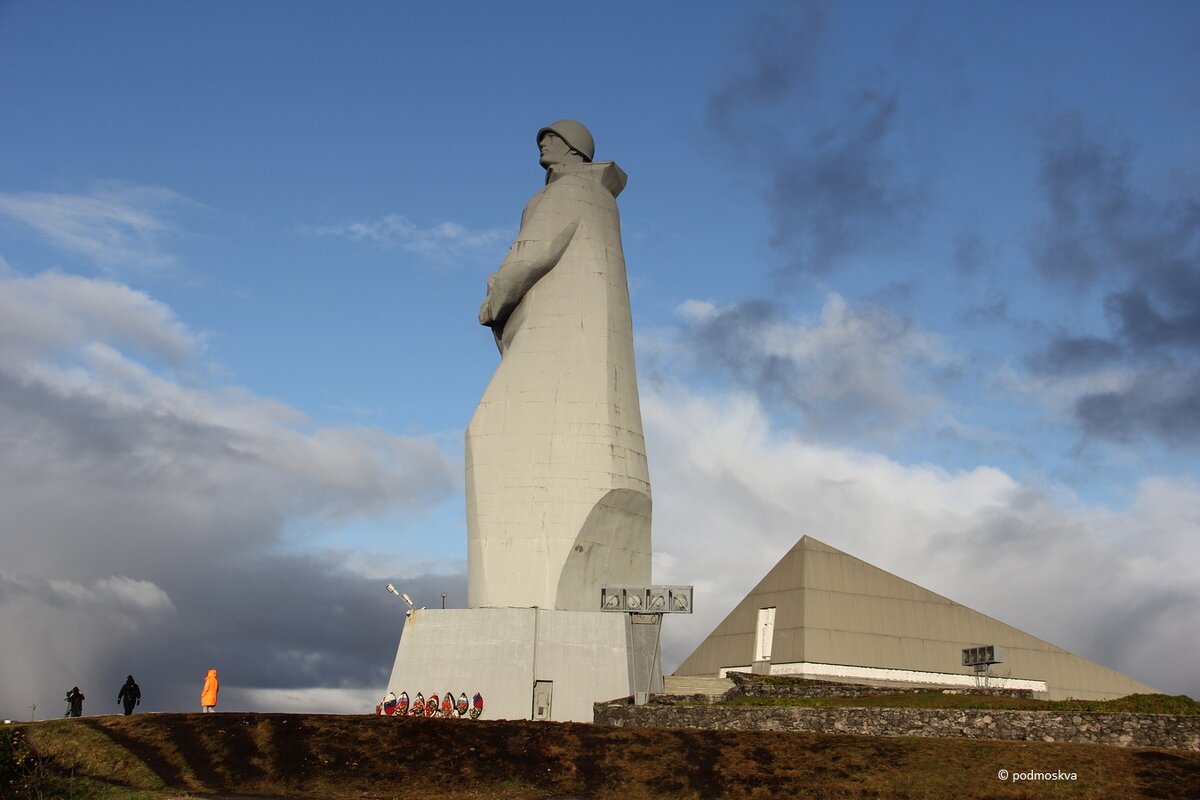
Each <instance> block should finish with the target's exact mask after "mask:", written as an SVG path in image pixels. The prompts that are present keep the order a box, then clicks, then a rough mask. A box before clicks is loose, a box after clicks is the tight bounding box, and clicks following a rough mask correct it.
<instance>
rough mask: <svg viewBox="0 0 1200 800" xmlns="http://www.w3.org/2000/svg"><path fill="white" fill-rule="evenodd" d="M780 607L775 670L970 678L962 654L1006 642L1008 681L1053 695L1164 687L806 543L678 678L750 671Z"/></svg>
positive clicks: (1091, 695) (1097, 695)
mask: <svg viewBox="0 0 1200 800" xmlns="http://www.w3.org/2000/svg"><path fill="white" fill-rule="evenodd" d="M769 606H775V607H776V609H777V611H776V617H775V636H774V644H773V647H772V659H771V660H772V664H773V665H776V666H781V665H785V664H800V663H807V664H837V665H847V666H855V667H876V668H880V669H901V670H914V671H920V672H924V673H950V674H963V673H965V672H966V670H965V669H964V668H963V667H962V666H961V651H962V648H964V647H969V646H973V645H982V644H994V645H999V646H1000V647H1002V648H1003V650H1004V659H1005V660H1004V663H1003V664H998V665H996V666H995V667H993V669H992V674H993V675H996V676H1000V677H1009V678H1019V679H1024V680H1036V681H1044V682H1045V683H1046V684H1047V687H1048V689H1049V696H1050V697H1051V698H1065V697H1077V698H1081V699H1084V698H1086V699H1104V698H1110V697H1123V696H1125V695H1127V694H1133V693H1138V692H1154V691H1155V690H1154V689H1153V688H1152V687H1150V686H1147V685H1146V684H1143V683H1140V682H1138V681H1135V680H1133V679H1132V678H1129V677H1127V676H1125V675H1122V674H1120V673H1118V672H1115V671H1113V670H1110V669H1108V668H1107V667H1103V666H1101V665H1099V664H1096V663H1094V662H1091V661H1088V660H1087V659H1084V658H1080V657H1079V656H1076V655H1073V654H1071V653H1069V652H1067V651H1065V650H1063V649H1061V648H1059V647H1055V646H1054V645H1052V644H1050V643H1048V642H1044V641H1042V640H1041V639H1038V638H1036V637H1034V636H1030V635H1029V634H1027V633H1024V632H1022V631H1020V630H1017V629H1016V628H1013V627H1012V626H1010V625H1005V624H1004V623H1002V622H999V621H997V620H994V619H992V618H990V617H988V616H986V615H984V614H981V613H979V612H977V611H973V610H971V609H970V608H967V607H966V606H963V605H961V604H959V603H955V602H953V601H952V600H949V599H947V598H945V597H942V596H940V595H937V594H935V593H933V592H931V591H928V590H927V589H923V588H921V587H920V586H917V585H916V584H914V583H911V582H909V581H906V580H903V579H902V578H898V577H896V576H895V575H892V574H890V573H888V572H885V571H884V570H881V569H879V568H878V567H873V566H871V565H870V564H867V563H865V562H863V561H860V560H859V559H856V558H853V557H852V556H849V555H847V554H845V553H843V552H841V551H839V550H836V549H834V548H832V547H829V546H828V545H825V544H823V543H822V542H818V541H816V540H815V539H812V538H810V537H804V538H802V539H801V540H800V541H799V542H798V543H797V544H796V546H795V547H794V548H792V550H791V551H789V552H788V553H787V555H785V556H784V558H783V559H782V560H781V561H780V562H779V564H778V565H777V566H776V567H775V568H774V569H772V570H771V572H769V573H768V574H767V576H766V577H765V578H763V580H762V581H760V582H759V585H758V586H756V587H755V589H754V590H753V591H752V592H751V593H750V594H749V595H748V596H747V597H746V599H745V600H743V601H742V602H741V603H739V604H738V606H737V607H736V608H735V609H734V610H733V612H731V613H730V614H729V616H728V617H727V618H726V619H725V620H724V621H723V622H722V623H721V624H720V625H719V626H718V627H717V628H716V630H714V631H713V634H712V635H711V636H710V637H709V638H708V639H706V640H705V641H704V642H703V643H702V644H701V645H700V647H698V648H697V649H696V651H695V652H694V653H693V654H692V655H691V656H690V657H689V658H688V659H687V660H686V661H685V662H684V663H683V664H682V665H681V666H680V668H679V670H677V674H681V675H701V674H717V673H718V671H719V670H720V669H722V668H728V667H734V666H744V665H748V664H749V663H750V661H751V659H752V657H753V653H754V636H755V630H754V628H755V624H756V620H757V614H758V609H759V608H765V607H769Z"/></svg>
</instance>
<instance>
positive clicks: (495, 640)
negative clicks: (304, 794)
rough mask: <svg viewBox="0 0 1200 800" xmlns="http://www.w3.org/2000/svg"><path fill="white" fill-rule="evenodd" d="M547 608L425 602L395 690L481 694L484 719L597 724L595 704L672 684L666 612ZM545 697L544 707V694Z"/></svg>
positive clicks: (409, 627)
mask: <svg viewBox="0 0 1200 800" xmlns="http://www.w3.org/2000/svg"><path fill="white" fill-rule="evenodd" d="M636 616H637V617H638V619H633V618H632V617H631V615H628V614H620V613H609V612H601V611H552V610H546V609H537V608H472V609H422V610H419V611H415V612H413V614H412V616H410V617H409V618H408V620H407V621H406V622H405V625H404V633H403V635H402V636H401V637H400V646H399V648H398V649H397V651H396V662H395V665H394V666H393V667H392V676H391V679H390V680H389V681H388V691H390V692H394V693H395V694H396V695H397V696H398V695H399V694H400V693H401V692H405V691H406V692H408V694H409V696H410V697H414V698H415V697H416V695H417V692H421V693H423V694H424V695H425V696H426V697H429V695H431V694H434V693H436V694H438V695H439V696H440V695H442V694H443V693H445V692H447V691H450V692H453V693H454V695H455V696H456V697H457V696H458V694H459V693H460V692H465V693H466V695H467V697H471V696H472V695H473V694H474V693H475V692H480V693H481V694H482V695H483V698H484V713H483V719H535V718H536V719H552V720H559V721H573V722H591V721H592V704H593V703H596V702H601V701H605V700H613V699H616V698H619V697H628V696H631V695H633V694H634V693H635V692H645V691H652V692H657V691H661V690H662V667H661V661H660V658H659V654H658V632H659V624H660V621H661V617H657V618H649V619H648V618H647V617H648V615H636ZM535 693H536V694H537V696H538V703H537V708H536V709H535V703H534V696H535Z"/></svg>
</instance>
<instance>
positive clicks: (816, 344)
mask: <svg viewBox="0 0 1200 800" xmlns="http://www.w3.org/2000/svg"><path fill="white" fill-rule="evenodd" d="M684 313H685V315H686V316H688V317H689V326H688V327H689V330H688V331H687V334H688V335H687V341H688V342H689V343H690V347H691V348H692V354H691V356H692V358H693V359H694V361H695V362H696V363H697V364H698V365H702V367H703V368H706V369H707V368H710V367H712V366H716V367H717V368H718V369H719V370H720V371H721V373H722V374H723V375H725V376H728V377H731V378H733V379H734V380H735V381H736V382H738V383H740V384H743V385H745V386H748V387H750V388H752V389H753V390H754V391H755V392H756V393H758V394H759V395H760V396H762V397H763V398H766V399H768V400H770V401H772V402H774V403H777V404H779V405H780V406H781V407H783V408H786V409H789V410H792V411H794V412H799V413H800V414H801V416H802V417H803V421H804V425H805V428H806V430H807V431H808V432H809V433H810V434H813V435H818V436H820V435H828V434H845V433H850V434H862V435H867V436H870V437H887V436H890V435H893V434H894V433H895V432H896V430H898V428H899V427H901V426H902V424H903V423H906V422H911V421H913V420H915V419H917V418H919V417H920V416H921V415H922V414H924V413H925V412H927V411H928V410H930V409H931V407H932V406H933V405H935V404H936V403H935V401H934V400H933V399H932V394H933V393H932V392H922V388H926V389H927V388H928V387H929V385H930V383H931V381H933V380H936V377H935V376H936V375H938V374H943V373H945V371H946V370H947V369H949V368H950V367H951V366H952V365H949V364H948V362H946V360H945V359H944V357H943V355H942V353H941V348H940V346H939V343H938V342H937V340H936V339H935V338H933V337H931V336H929V335H928V334H926V333H924V332H923V331H922V330H920V328H919V327H918V326H916V325H915V324H914V323H913V322H912V321H911V320H909V319H907V318H904V317H901V316H897V315H895V314H892V313H890V312H888V311H886V310H884V309H883V308H881V307H879V306H876V305H872V304H862V305H858V306H853V307H852V306H849V305H848V304H847V303H846V302H845V300H843V299H842V298H841V297H839V296H837V295H831V296H830V297H829V298H828V299H827V300H826V303H825V306H824V307H823V308H822V310H821V315H820V318H819V319H818V320H816V321H814V322H806V321H802V320H795V319H791V318H789V316H788V314H787V312H786V311H785V310H784V308H783V306H781V305H780V304H777V303H773V302H768V301H747V302H743V303H738V304H736V305H733V306H729V307H727V308H721V309H716V308H712V307H710V306H707V305H704V304H697V305H696V306H692V307H690V308H687V309H685V310H684Z"/></svg>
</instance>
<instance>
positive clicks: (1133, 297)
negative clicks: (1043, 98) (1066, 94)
mask: <svg viewBox="0 0 1200 800" xmlns="http://www.w3.org/2000/svg"><path fill="white" fill-rule="evenodd" d="M1134 155H1135V148H1134V147H1133V146H1132V145H1131V144H1130V143H1128V142H1125V141H1117V142H1112V141H1106V140H1105V139H1104V138H1102V137H1100V136H1098V135H1096V134H1095V133H1093V132H1092V131H1090V130H1088V128H1087V127H1086V126H1085V125H1084V123H1083V122H1082V120H1081V119H1079V118H1078V117H1076V116H1068V117H1064V118H1062V119H1060V120H1058V121H1057V122H1056V123H1055V124H1053V125H1051V126H1049V127H1047V128H1046V129H1045V130H1044V131H1043V151H1042V163H1041V173H1040V185H1041V188H1042V191H1043V196H1044V199H1045V202H1046V209H1047V214H1046V216H1045V217H1044V218H1043V219H1042V220H1041V221H1040V223H1039V225H1038V228H1037V233H1036V235H1035V238H1034V242H1033V245H1032V256H1033V262H1034V265H1035V266H1036V267H1037V269H1038V270H1039V271H1040V272H1041V274H1042V275H1043V276H1045V277H1046V278H1047V279H1049V280H1051V281H1053V282H1057V283H1063V284H1065V285H1067V286H1068V287H1070V290H1072V291H1077V292H1078V291H1084V290H1088V289H1093V290H1096V291H1098V293H1099V294H1101V295H1103V299H1102V303H1103V309H1104V313H1105V318H1106V320H1107V322H1108V325H1109V330H1108V332H1107V334H1106V335H1096V334H1079V333H1075V332H1072V331H1060V332H1058V333H1057V334H1055V335H1054V336H1053V337H1052V338H1051V339H1050V340H1049V341H1048V342H1047V343H1046V344H1045V345H1043V346H1042V347H1040V348H1039V349H1038V350H1037V351H1035V352H1033V353H1031V354H1030V355H1029V356H1028V358H1027V363H1028V364H1029V365H1030V367H1031V368H1032V369H1033V370H1034V371H1035V372H1036V373H1038V374H1041V375H1049V376H1053V375H1055V374H1059V373H1068V374H1069V373H1079V372H1084V371H1087V370H1094V369H1102V368H1119V369H1123V370H1126V371H1129V372H1131V373H1133V375H1134V377H1133V379H1131V380H1130V381H1128V382H1127V385H1126V386H1125V387H1124V388H1106V389H1105V390H1103V391H1094V392H1086V393H1084V394H1082V395H1081V396H1080V397H1079V398H1078V400H1077V402H1076V404H1075V416H1076V421H1077V422H1078V423H1079V425H1080V426H1081V427H1082V429H1083V430H1084V431H1085V432H1086V433H1088V434H1090V435H1094V436H1098V437H1102V438H1106V439H1115V440H1120V441H1132V440H1134V439H1137V438H1141V437H1143V436H1149V437H1152V438H1157V439H1161V440H1162V441H1164V442H1166V443H1168V444H1181V443H1186V442H1192V441H1195V440H1196V439H1197V438H1198V437H1200V413H1197V408H1196V401H1195V400H1194V397H1195V391H1196V388H1197V387H1198V386H1200V195H1196V194H1195V193H1194V190H1193V191H1192V193H1188V190H1186V189H1185V190H1184V191H1182V192H1180V193H1178V194H1177V195H1176V196H1174V197H1162V196H1156V195H1153V194H1146V193H1142V192H1139V191H1137V190H1136V189H1135V187H1134V186H1133V182H1132V180H1131V177H1130V172H1131V164H1132V161H1133V158H1134ZM1193 185H1194V184H1193ZM1160 194H1162V193H1160ZM1083 296H1084V297H1086V296H1087V295H1086V293H1085V294H1084V295H1083Z"/></svg>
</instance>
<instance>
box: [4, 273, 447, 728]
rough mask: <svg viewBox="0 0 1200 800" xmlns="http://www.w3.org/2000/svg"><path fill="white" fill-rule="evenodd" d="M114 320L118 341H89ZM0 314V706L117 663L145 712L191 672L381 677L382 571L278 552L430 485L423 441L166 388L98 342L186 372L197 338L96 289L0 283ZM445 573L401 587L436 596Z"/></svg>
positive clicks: (430, 455)
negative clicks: (175, 363)
mask: <svg viewBox="0 0 1200 800" xmlns="http://www.w3.org/2000/svg"><path fill="white" fill-rule="evenodd" d="M80 298H85V299H86V301H81V299H80ZM122 318H123V319H124V320H125V322H126V324H125V325H124V330H125V331H126V332H133V333H128V336H127V337H126V338H127V339H129V341H128V342H119V341H118V338H114V337H112V336H111V335H106V332H111V331H112V330H113V328H112V326H111V325H109V324H108V323H109V322H111V321H112V320H117V319H122ZM47 320H49V321H50V322H51V323H52V324H47V322H46V321H47ZM0 326H2V327H3V333H4V335H3V336H0V443H3V446H0V509H3V513H2V514H0V549H2V552H3V553H4V556H3V563H0V570H2V573H0V641H6V642H13V641H17V640H20V641H21V644H22V646H21V647H20V648H4V653H5V655H4V669H3V670H2V671H0V708H2V709H3V710H0V715H16V713H17V711H18V709H21V708H25V709H27V708H28V707H29V705H30V701H31V700H32V701H36V702H38V703H39V705H42V706H43V707H49V704H50V703H51V702H53V700H54V699H55V698H56V697H57V696H61V693H62V691H64V690H65V688H69V687H70V686H72V685H80V686H81V687H82V686H84V684H85V682H86V683H87V684H88V685H89V687H95V688H97V689H98V688H100V687H102V686H103V685H104V684H106V683H110V682H111V683H113V686H112V692H113V697H114V698H115V693H116V687H117V685H119V683H120V680H121V679H122V678H123V676H124V675H126V674H128V673H130V672H134V673H135V675H136V677H137V678H138V680H139V681H140V682H142V685H143V689H148V688H149V687H157V688H156V689H155V692H154V695H153V698H154V699H153V700H152V701H151V700H149V698H148V700H147V703H148V704H149V705H148V706H147V707H148V708H158V709H169V710H175V709H179V708H190V707H191V706H192V705H194V702H195V699H194V698H193V697H191V695H192V694H194V690H196V687H195V686H192V684H193V683H196V682H197V681H198V680H199V679H200V678H201V677H203V672H204V670H205V669H207V668H208V667H209V666H217V667H218V668H220V669H222V670H223V674H225V675H226V680H227V681H228V684H227V685H229V686H234V687H239V688H241V689H242V690H245V691H251V690H254V689H276V688H280V687H299V688H314V687H315V688H329V687H369V688H381V687H382V683H381V681H380V675H381V672H386V670H387V669H388V665H389V664H390V662H391V658H392V652H394V648H395V645H396V636H397V635H398V632H399V621H400V620H401V619H402V618H403V616H402V613H401V612H402V610H403V609H402V607H400V606H399V604H398V603H395V602H394V598H392V597H390V596H389V595H387V594H386V593H385V592H384V591H383V583H384V582H385V581H382V580H376V579H373V578H369V577H365V576H363V575H361V574H358V573H355V572H353V571H351V570H350V569H349V568H348V567H347V566H345V565H344V563H343V561H342V560H341V559H340V558H339V557H338V556H336V555H334V554H331V555H328V556H322V555H319V554H315V553H314V552H312V548H311V547H309V548H306V549H305V552H304V553H302V554H297V553H296V552H293V551H296V550H299V549H300V548H301V547H302V546H303V532H304V531H321V532H324V531H329V530H337V529H338V527H339V526H340V525H341V524H343V523H346V522H351V521H362V520H370V519H375V520H378V524H380V525H384V524H386V525H388V526H389V527H391V526H395V527H397V528H400V529H401V530H403V519H402V518H401V517H400V516H399V515H400V514H402V513H403V514H411V515H418V518H419V515H420V514H422V513H423V512H425V511H427V510H429V509H432V508H434V507H436V506H437V505H438V504H440V503H441V502H443V501H444V500H445V499H447V498H448V497H449V496H450V495H451V493H452V492H453V491H454V487H455V484H456V476H455V470H454V469H453V468H452V466H451V463H450V460H449V459H448V458H446V456H445V455H444V454H443V453H442V452H441V451H440V450H439V449H438V447H437V446H436V445H435V444H434V443H432V442H431V441H428V440H423V439H414V438H405V437H399V436H394V435H392V434H390V433H387V432H385V431H381V430H375V429H369V428H338V427H319V426H316V425H313V424H312V423H311V422H310V421H308V420H306V419H305V418H304V417H303V416H302V415H300V414H299V413H297V412H296V411H294V410H292V409H290V408H287V407H285V406H282V405H280V404H278V403H274V402H271V401H267V400H263V399H261V398H258V397H255V396H254V395H252V394H251V393H249V392H247V391H245V390H243V389H238V388H236V387H226V386H216V387H206V386H204V385H201V384H197V383H191V382H189V383H182V382H175V381H173V380H171V379H170V378H169V377H166V376H164V375H162V374H159V373H157V372H155V371H154V370H153V369H151V368H150V367H149V366H147V365H146V364H145V363H143V362H140V361H138V360H137V359H136V358H134V357H132V356H130V355H128V354H126V353H125V352H123V351H122V349H120V348H119V347H118V346H116V345H117V344H118V343H120V344H121V345H122V346H125V345H126V344H127V345H129V350H130V351H131V352H145V351H146V348H145V347H138V345H139V344H146V343H153V342H154V341H161V340H163V338H164V337H168V338H172V337H173V339H174V341H175V342H176V345H177V347H176V349H177V350H178V352H179V359H177V360H179V361H180V362H181V363H184V364H185V365H186V362H187V361H188V359H194V358H195V352H194V348H195V339H194V337H191V336H190V334H188V333H187V331H186V329H183V328H182V326H180V325H179V323H178V322H177V321H176V320H175V319H174V318H173V316H172V315H171V314H170V312H169V310H168V309H166V308H165V307H164V306H162V305H161V304H158V303H156V302H154V301H152V300H150V299H149V298H148V297H146V296H145V295H143V294H140V293H137V292H133V291H131V290H129V289H128V288H127V287H123V286H120V285H119V284H115V283H112V282H108V281H95V280H88V279H85V278H78V277H67V276H61V275H53V274H45V275H40V276H35V277H32V278H25V277H22V276H18V275H7V276H3V277H0ZM139 331H140V333H139ZM143 339H144V340H145V341H142V340H143ZM189 348H193V349H192V350H191V351H190V352H189ZM199 371H200V370H197V372H199ZM402 536H403V533H398V534H397V537H398V538H397V551H399V550H401V549H402V547H403V539H402V538H400V537H402ZM409 571H410V572H411V571H412V569H411V568H410V569H409ZM401 577H402V576H399V575H397V576H396V578H397V579H400V578H401ZM463 581H464V579H463V576H461V575H458V576H452V577H445V578H438V577H424V578H413V579H412V580H410V582H409V584H407V586H411V587H412V588H411V589H409V592H410V594H413V595H414V597H417V599H418V600H419V601H421V602H425V603H427V604H429V605H433V603H432V602H430V600H431V599H432V595H433V594H434V592H435V591H437V592H440V591H446V592H447V593H448V594H450V595H451V597H452V598H453V597H459V598H462V597H463V596H464V595H465V589H464V588H463ZM420 593H425V594H427V595H429V597H427V598H425V599H422V598H421V597H420ZM439 599H440V598H439ZM389 601H393V602H390V603H389ZM389 651H392V652H389ZM176 682H179V683H176ZM172 687H174V688H172ZM105 691H107V690H105ZM85 693H88V692H85ZM248 696H250V695H248ZM185 698H186V700H187V702H186V704H185V705H180V704H179V703H181V702H182V700H183V699H185ZM248 702H254V701H253V700H250V701H248ZM144 705H146V704H145V703H144Z"/></svg>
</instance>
